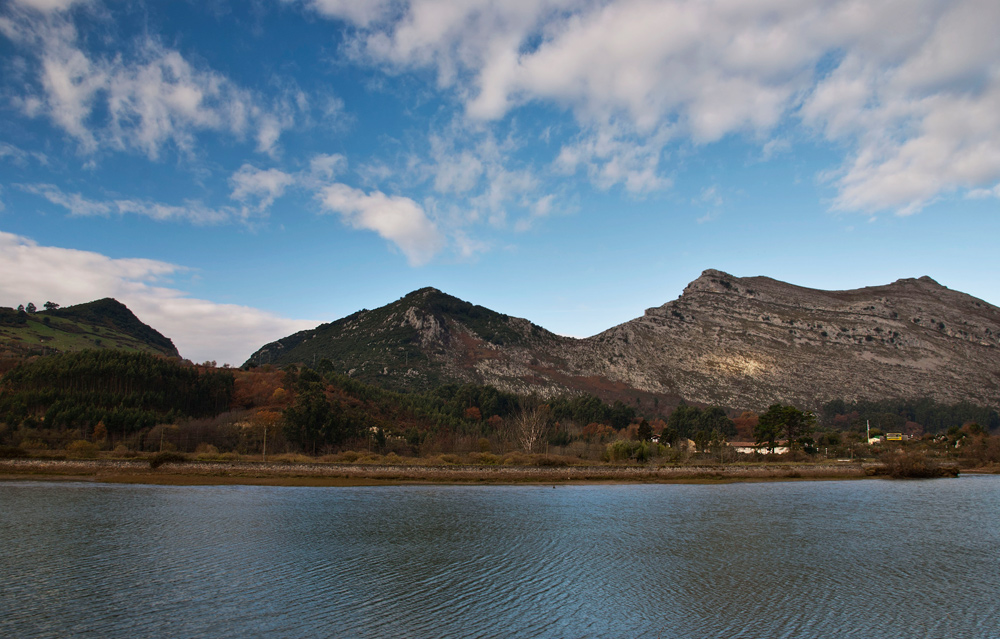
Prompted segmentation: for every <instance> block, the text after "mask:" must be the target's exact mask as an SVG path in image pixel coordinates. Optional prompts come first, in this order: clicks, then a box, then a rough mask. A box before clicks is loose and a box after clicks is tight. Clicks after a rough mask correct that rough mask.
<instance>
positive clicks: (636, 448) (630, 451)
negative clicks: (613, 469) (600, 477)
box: [604, 439, 652, 462]
mask: <svg viewBox="0 0 1000 639" xmlns="http://www.w3.org/2000/svg"><path fill="white" fill-rule="evenodd" d="M650 457H652V451H651V450H650V447H649V444H648V443H647V442H638V441H633V440H629V439H618V440H615V441H613V442H611V443H610V444H608V446H607V448H605V449H604V459H605V460H606V461H611V462H616V461H628V460H634V461H638V462H646V461H649V458H650Z"/></svg>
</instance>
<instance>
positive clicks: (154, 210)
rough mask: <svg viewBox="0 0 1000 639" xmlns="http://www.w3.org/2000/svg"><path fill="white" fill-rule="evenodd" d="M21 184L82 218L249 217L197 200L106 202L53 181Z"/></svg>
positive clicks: (215, 220) (205, 220)
mask: <svg viewBox="0 0 1000 639" xmlns="http://www.w3.org/2000/svg"><path fill="white" fill-rule="evenodd" d="M17 186H18V188H20V189H22V190H24V191H27V192H28V193H34V194H35V195H40V196H42V197H44V198H45V199H46V200H48V201H49V202H52V203H53V204H56V205H58V206H61V207H63V208H65V209H66V210H68V211H69V212H70V214H71V215H74V216H78V217H93V216H102V217H107V216H109V215H111V214H115V213H116V214H118V215H129V214H130V215H140V216H143V217H148V218H151V219H153V220H157V221H160V222H165V221H178V220H182V221H188V222H192V223H194V224H202V225H208V224H221V223H223V222H228V221H231V220H233V219H236V218H242V219H246V217H247V215H246V214H245V213H244V214H241V213H240V212H238V211H236V210H235V209H233V208H228V207H227V208H221V209H215V208H211V207H207V206H205V205H204V204H202V203H200V202H195V201H189V202H185V203H184V205H183V206H176V205H171V204H163V203H161V202H153V201H150V200H136V199H113V200H103V201H102V200H93V199H90V198H86V197H84V196H83V195H81V194H80V193H65V192H63V191H62V190H61V189H60V188H59V187H57V186H55V185H52V184H18V185H17Z"/></svg>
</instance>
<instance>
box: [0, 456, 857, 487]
mask: <svg viewBox="0 0 1000 639" xmlns="http://www.w3.org/2000/svg"><path fill="white" fill-rule="evenodd" d="M871 466H872V464H864V463H851V464H847V463H839V464H792V465H782V464H732V465H684V466H681V465H678V466H627V465H622V466H613V465H604V466H595V465H591V466H561V467H544V466H490V465H448V466H418V465H388V464H378V465H376V464H372V465H368V464H343V463H282V462H248V461H239V462H214V461H188V462H184V463H169V464H163V465H162V466H160V467H159V468H156V469H153V468H150V465H149V463H148V462H147V461H144V460H45V459H4V460H0V480H31V481H86V482H98V483H126V484H155V485H174V486H228V485H242V486H315V487H344V486H391V485H403V484H439V485H449V484H451V485H523V484H553V483H555V484H607V483H613V484H629V483H631V484H641V483H645V484H652V483H678V484H680V483H733V482H756V481H796V480H845V479H864V478H871V477H872V475H871V473H870V467H871Z"/></svg>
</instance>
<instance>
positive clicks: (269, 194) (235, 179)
mask: <svg viewBox="0 0 1000 639" xmlns="http://www.w3.org/2000/svg"><path fill="white" fill-rule="evenodd" d="M295 181H296V180H295V176H293V175H289V174H288V173H285V172H284V171H279V170H278V169H267V170H261V169H258V168H256V167H254V166H251V165H249V164H244V165H243V166H241V167H240V170H239V171H237V172H236V173H234V174H233V175H232V177H231V178H229V183H230V184H231V185H232V187H233V192H232V194H231V195H230V197H232V199H234V200H238V201H240V202H244V203H248V202H250V203H253V208H254V210H256V211H257V212H263V211H266V210H267V209H268V208H270V206H271V205H272V204H274V201H275V200H276V199H277V198H279V197H281V196H282V195H284V193H285V189H286V188H288V187H289V186H291V185H293V184H295Z"/></svg>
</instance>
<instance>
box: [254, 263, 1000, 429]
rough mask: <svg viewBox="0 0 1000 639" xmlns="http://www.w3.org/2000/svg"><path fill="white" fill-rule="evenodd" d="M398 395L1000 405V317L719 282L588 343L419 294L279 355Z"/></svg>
mask: <svg viewBox="0 0 1000 639" xmlns="http://www.w3.org/2000/svg"><path fill="white" fill-rule="evenodd" d="M310 354H311V357H312V359H313V363H314V362H315V359H316V357H317V355H318V356H319V357H321V358H328V359H329V360H330V361H331V362H332V365H333V367H334V368H335V369H343V372H345V373H347V372H350V373H351V374H353V375H355V376H358V377H360V378H362V379H364V380H365V381H370V382H374V383H379V384H383V385H386V386H389V387H393V388H399V389H426V388H430V387H433V386H434V385H435V384H439V383H443V382H459V383H461V382H472V383H484V384H492V385H494V386H497V387H498V388H501V389H504V390H510V391H516V392H537V393H539V394H541V395H543V396H545V395H553V394H557V393H563V392H590V393H593V394H596V395H598V396H601V397H603V398H605V399H618V398H623V399H624V398H629V399H634V398H635V397H641V396H643V395H646V396H652V397H655V398H657V399H662V400H665V401H666V402H668V403H671V402H676V401H678V400H679V399H681V398H683V399H685V400H687V401H689V402H698V403H704V404H718V405H723V406H729V407H732V408H738V409H762V408H765V407H767V406H768V405H769V404H771V403H773V402H776V401H780V402H784V403H794V404H797V405H799V406H805V407H818V406H819V405H820V404H822V403H824V402H826V401H829V400H831V399H845V400H854V399H885V398H916V397H931V398H934V399H936V400H938V401H942V402H948V403H953V402H958V401H970V402H974V403H977V404H981V405H987V406H998V405H1000V309H998V308H996V307H994V306H992V305H990V304H987V303H986V302H983V301H982V300H978V299H976V298H973V297H971V296H969V295H965V294H963V293H959V292H956V291H951V290H949V289H947V288H945V287H944V286H941V285H940V284H938V283H937V282H935V281H934V280H932V279H931V278H929V277H921V278H919V279H903V280H899V281H897V282H893V283H892V284H888V285H885V286H875V287H867V288H862V289H857V290H851V291H820V290H814V289H808V288H803V287H799V286H793V285H791V284H785V283H783V282H779V281H776V280H773V279H770V278H767V277H748V278H738V277H734V276H732V275H729V274H727V273H723V272H721V271H715V270H708V271H705V272H704V273H702V275H701V277H699V278H698V279H696V280H694V281H693V282H691V283H690V284H689V285H688V286H687V287H686V288H685V289H684V292H683V294H682V295H681V296H680V297H679V298H678V299H676V300H674V301H672V302H668V303H666V304H664V305H663V306H659V307H655V308H651V309H649V310H647V311H646V313H645V314H644V315H643V316H642V317H639V318H636V319H634V320H631V321H629V322H626V323H624V324H621V325H619V326H616V327H614V328H611V329H609V330H607V331H604V332H603V333H600V334H598V335H595V336H593V337H589V338H586V339H572V338H566V337H560V336H558V335H554V334H553V333H550V332H548V331H546V330H544V329H542V328H540V327H538V326H535V325H534V324H531V323H530V322H528V321H527V320H523V319H520V318H514V317H508V316H506V315H501V314H499V313H496V312H494V311H490V310H489V309H485V308H483V307H479V306H473V305H471V304H468V303H467V302H463V301H461V300H458V299H456V298H453V297H451V296H448V295H445V294H443V293H441V292H440V291H436V290H435V289H421V290H420V291H416V292H414V293H411V294H410V295H408V296H406V297H404V298H402V299H401V300H399V301H397V302H395V303H393V304H390V305H388V306H385V307H383V308H381V309H376V310H375V311H363V312H361V313H357V314H355V315H352V316H350V317H348V318H345V319H343V320H339V321H338V322H334V323H333V324H326V325H323V326H321V327H319V328H317V329H314V330H313V331H304V332H302V333H298V334H296V335H293V336H290V337H288V338H285V339H284V340H279V342H276V343H274V344H270V345H268V346H266V347H264V348H263V349H261V350H260V351H258V353H255V354H254V356H253V357H251V360H250V361H251V362H254V363H268V361H269V360H270V361H271V362H273V363H278V364H283V363H291V362H305V363H309V361H310V360H309V356H310Z"/></svg>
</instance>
